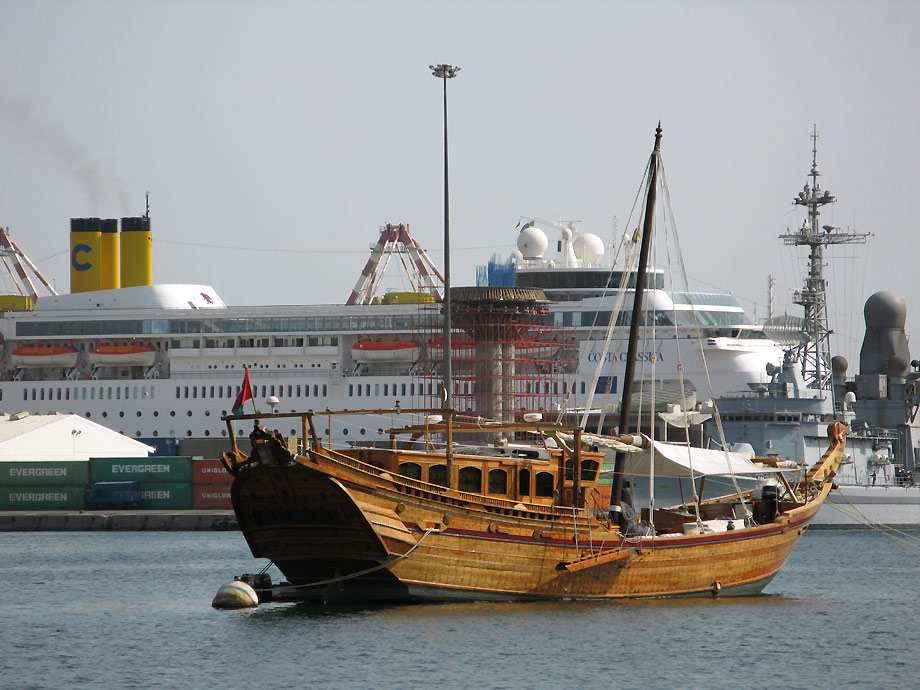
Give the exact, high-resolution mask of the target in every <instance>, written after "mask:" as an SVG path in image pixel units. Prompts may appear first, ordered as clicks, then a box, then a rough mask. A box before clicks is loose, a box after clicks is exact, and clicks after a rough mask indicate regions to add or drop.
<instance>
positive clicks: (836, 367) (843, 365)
mask: <svg viewBox="0 0 920 690" xmlns="http://www.w3.org/2000/svg"><path fill="white" fill-rule="evenodd" d="M849 366H850V363H849V362H848V361H847V358H846V357H844V356H843V355H837V356H836V357H831V370H832V371H833V372H834V376H835V377H837V378H841V379H842V378H843V377H844V376H846V375H847V367H849Z"/></svg>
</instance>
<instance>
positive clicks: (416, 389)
mask: <svg viewBox="0 0 920 690" xmlns="http://www.w3.org/2000/svg"><path fill="white" fill-rule="evenodd" d="M381 390H382V391H383V395H384V396H388V395H406V391H407V390H408V391H409V393H408V394H409V395H416V393H418V395H424V393H425V384H423V383H420V384H418V385H417V386H416V384H414V383H410V384H408V386H407V385H406V384H405V383H393V384H389V383H375V384H374V395H380V391H381ZM433 390H434V388H433V387H432V384H430V383H429V384H428V395H434V393H433V392H432V391H433ZM370 394H371V384H369V383H349V384H348V395H349V397H357V398H360V397H361V396H362V395H363V396H370Z"/></svg>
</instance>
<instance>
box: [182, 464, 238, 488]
mask: <svg viewBox="0 0 920 690" xmlns="http://www.w3.org/2000/svg"><path fill="white" fill-rule="evenodd" d="M232 483H233V475H232V474H230V473H229V472H227V468H225V467H224V463H222V462H221V461H220V460H214V459H210V458H209V459H206V460H205V459H202V458H192V484H222V485H229V484H232Z"/></svg>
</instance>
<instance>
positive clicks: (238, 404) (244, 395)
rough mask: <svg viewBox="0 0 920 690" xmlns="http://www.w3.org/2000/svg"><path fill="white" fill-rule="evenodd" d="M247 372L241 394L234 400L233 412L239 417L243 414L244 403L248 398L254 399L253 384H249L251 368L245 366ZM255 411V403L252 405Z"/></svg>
mask: <svg viewBox="0 0 920 690" xmlns="http://www.w3.org/2000/svg"><path fill="white" fill-rule="evenodd" d="M244 370H245V371H246V373H245V374H244V375H243V387H242V389H240V394H239V395H237V396H236V400H234V401H233V414H234V415H235V416H237V417H239V416H240V415H241V414H243V403H245V402H246V401H247V400H252V386H251V385H249V369H248V368H247V367H244ZM252 409H253V412H254V411H255V403H253V405H252Z"/></svg>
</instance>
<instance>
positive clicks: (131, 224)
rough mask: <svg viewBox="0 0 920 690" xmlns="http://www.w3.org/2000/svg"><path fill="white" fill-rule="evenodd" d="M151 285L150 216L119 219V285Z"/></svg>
mask: <svg viewBox="0 0 920 690" xmlns="http://www.w3.org/2000/svg"><path fill="white" fill-rule="evenodd" d="M139 285H153V239H152V236H151V233H150V216H140V217H138V218H122V219H121V287H137V286H139Z"/></svg>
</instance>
